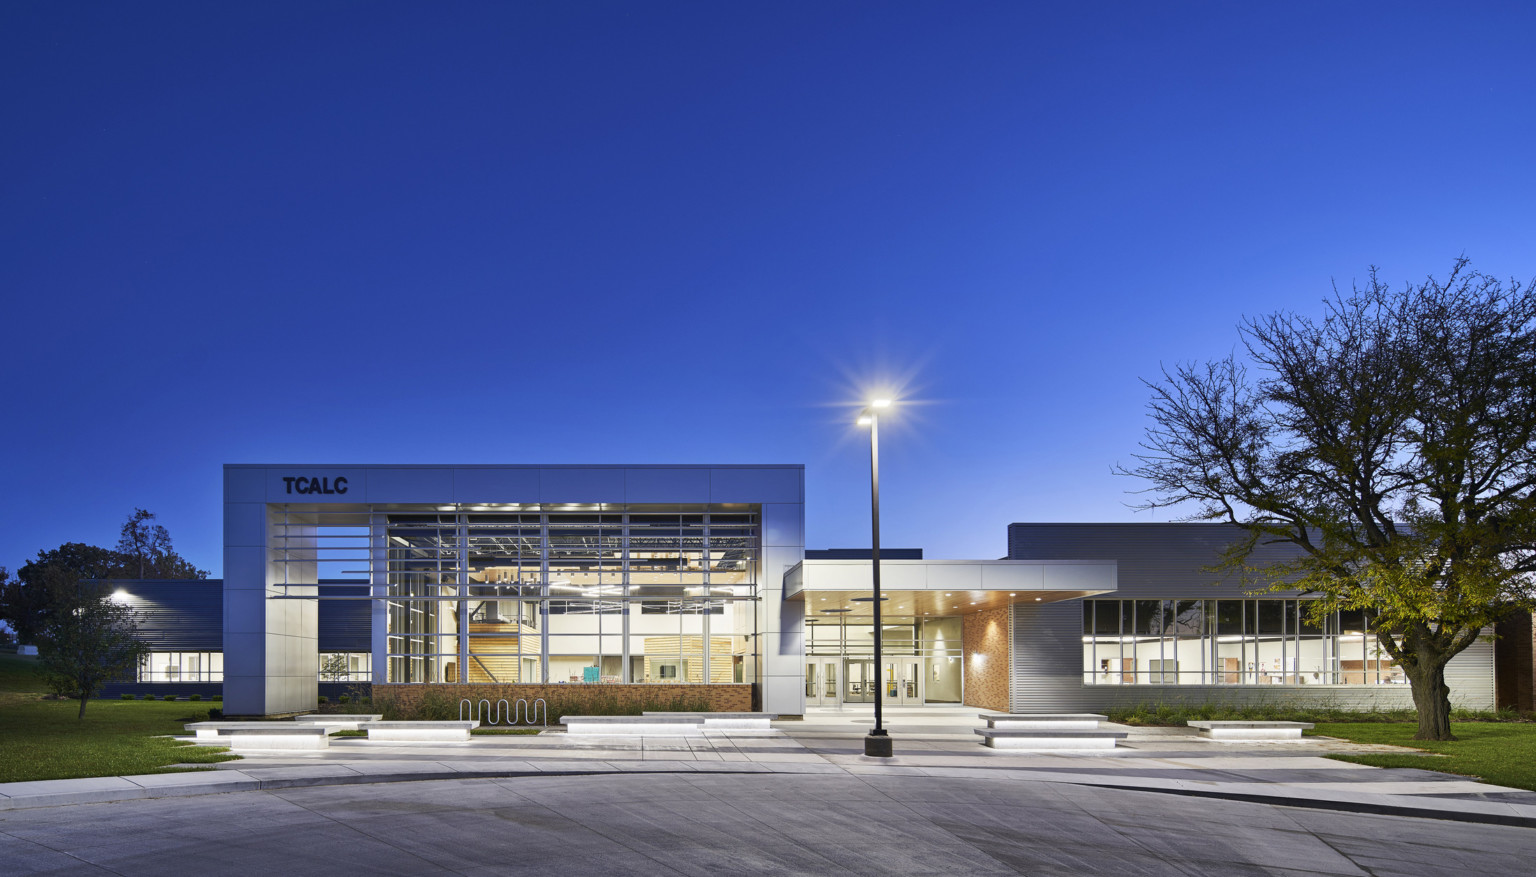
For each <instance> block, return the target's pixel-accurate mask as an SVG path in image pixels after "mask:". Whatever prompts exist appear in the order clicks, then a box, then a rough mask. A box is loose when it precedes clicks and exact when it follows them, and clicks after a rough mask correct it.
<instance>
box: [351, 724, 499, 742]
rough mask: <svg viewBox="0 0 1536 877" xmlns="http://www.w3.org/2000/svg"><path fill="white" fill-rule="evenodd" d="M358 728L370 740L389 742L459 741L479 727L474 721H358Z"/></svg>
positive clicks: (465, 739) (465, 738)
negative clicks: (366, 734)
mask: <svg viewBox="0 0 1536 877" xmlns="http://www.w3.org/2000/svg"><path fill="white" fill-rule="evenodd" d="M357 727H358V729H359V730H362V731H367V732H368V740H369V741H370V742H375V741H385V742H391V743H403V742H426V743H461V742H464V741H467V740H468V739H469V732H470V731H471V730H473V729H474V728H478V727H480V723H479V722H476V721H465V722H459V721H451V720H450V721H442V722H358V723H357Z"/></svg>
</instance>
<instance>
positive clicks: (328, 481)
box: [283, 475, 347, 496]
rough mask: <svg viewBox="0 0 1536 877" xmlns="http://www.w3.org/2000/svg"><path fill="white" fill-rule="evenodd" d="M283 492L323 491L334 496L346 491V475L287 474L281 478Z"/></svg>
mask: <svg viewBox="0 0 1536 877" xmlns="http://www.w3.org/2000/svg"><path fill="white" fill-rule="evenodd" d="M283 486H284V487H285V488H286V489H285V491H284V492H285V493H290V494H292V493H323V494H326V495H330V496H334V495H336V494H342V493H346V492H347V477H346V476H345V475H342V476H338V477H336V478H307V477H305V476H303V475H289V476H286V477H284V478H283Z"/></svg>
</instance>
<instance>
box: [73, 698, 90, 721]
mask: <svg viewBox="0 0 1536 877" xmlns="http://www.w3.org/2000/svg"><path fill="white" fill-rule="evenodd" d="M87 700H90V696H89V695H86V696H83V697H81V698H80V715H78V716H75V718H77V719H83V718H85V702H86V701H87Z"/></svg>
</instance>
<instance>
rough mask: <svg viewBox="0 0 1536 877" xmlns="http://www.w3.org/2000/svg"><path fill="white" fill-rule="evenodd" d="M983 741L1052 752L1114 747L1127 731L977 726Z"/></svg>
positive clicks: (985, 744)
mask: <svg viewBox="0 0 1536 877" xmlns="http://www.w3.org/2000/svg"><path fill="white" fill-rule="evenodd" d="M976 733H977V734H979V735H981V744H982V745H983V746H990V747H992V748H993V749H1024V750H1035V751H1049V750H1061V749H1114V748H1115V746H1116V745H1117V744H1118V743H1119V742H1120V741H1121V740H1124V739H1125V738H1126V737H1128V736H1130V732H1128V731H1098V730H1095V731H1084V730H1074V729H1071V728H1067V729H1056V728H977V729H976Z"/></svg>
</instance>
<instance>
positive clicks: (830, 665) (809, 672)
mask: <svg viewBox="0 0 1536 877" xmlns="http://www.w3.org/2000/svg"><path fill="white" fill-rule="evenodd" d="M840 664H842V661H829V660H826V659H825V658H812V659H811V660H809V661H806V662H805V704H806V706H836V705H837V702H838V700H837V694H838V692H837V678H838V672H837V671H838V666H839V665H840Z"/></svg>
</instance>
